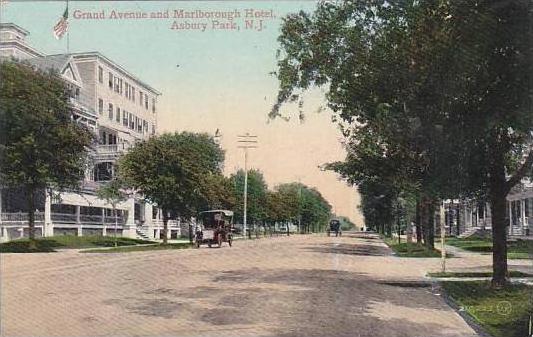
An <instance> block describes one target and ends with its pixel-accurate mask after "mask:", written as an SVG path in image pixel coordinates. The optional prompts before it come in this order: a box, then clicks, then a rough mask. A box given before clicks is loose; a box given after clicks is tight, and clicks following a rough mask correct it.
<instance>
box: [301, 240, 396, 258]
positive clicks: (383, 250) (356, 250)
mask: <svg viewBox="0 0 533 337" xmlns="http://www.w3.org/2000/svg"><path fill="white" fill-rule="evenodd" d="M303 249H305V250H306V251H310V252H314V253H326V254H345V255H361V256H389V255H391V254H392V251H391V250H390V248H388V247H384V246H377V245H371V244H370V245H367V244H361V243H358V244H348V243H325V244H322V245H318V246H307V247H304V248H303Z"/></svg>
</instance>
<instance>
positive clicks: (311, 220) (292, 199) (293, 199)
mask: <svg viewBox="0 0 533 337" xmlns="http://www.w3.org/2000/svg"><path fill="white" fill-rule="evenodd" d="M276 190H277V191H278V193H280V194H281V195H282V198H283V200H285V201H286V205H287V206H288V207H286V208H285V210H284V215H285V217H286V219H287V221H293V222H294V221H298V222H299V223H300V224H301V226H302V228H300V230H303V231H304V232H310V231H311V230H315V231H316V230H321V229H323V227H324V226H325V224H326V223H327V221H328V219H329V218H330V216H331V205H330V204H329V203H328V202H327V200H326V199H324V197H323V196H322V194H320V192H319V191H318V190H316V189H315V188H312V187H309V186H306V185H304V184H301V183H288V184H281V185H279V186H277V187H276Z"/></svg>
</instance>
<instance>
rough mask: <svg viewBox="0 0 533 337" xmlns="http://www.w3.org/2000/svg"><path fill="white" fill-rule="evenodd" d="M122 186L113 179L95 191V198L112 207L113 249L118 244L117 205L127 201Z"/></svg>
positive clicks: (117, 180) (120, 182) (118, 181)
mask: <svg viewBox="0 0 533 337" xmlns="http://www.w3.org/2000/svg"><path fill="white" fill-rule="evenodd" d="M123 185H124V183H123V182H122V181H121V180H119V179H117V178H116V177H115V178H114V179H112V180H111V181H109V182H107V183H105V185H102V186H101V187H100V188H98V190H97V191H96V196H97V197H98V198H99V199H102V200H105V201H106V202H107V203H108V204H110V205H111V207H113V216H114V217H115V230H114V238H115V247H117V246H118V243H117V227H118V213H117V205H118V204H119V203H121V202H123V201H125V200H127V198H128V194H127V192H126V191H124V186H123Z"/></svg>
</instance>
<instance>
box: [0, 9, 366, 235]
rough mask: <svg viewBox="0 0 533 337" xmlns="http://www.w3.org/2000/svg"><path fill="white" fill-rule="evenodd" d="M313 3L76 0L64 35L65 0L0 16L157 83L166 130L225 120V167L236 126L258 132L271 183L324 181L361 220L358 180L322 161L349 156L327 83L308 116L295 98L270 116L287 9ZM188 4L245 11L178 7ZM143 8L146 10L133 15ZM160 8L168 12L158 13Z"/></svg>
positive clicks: (237, 161)
mask: <svg viewBox="0 0 533 337" xmlns="http://www.w3.org/2000/svg"><path fill="white" fill-rule="evenodd" d="M315 5H316V2H314V1H309V0H308V1H297V0H293V1H117V2H112V1H70V2H69V29H68V35H65V36H64V37H63V38H62V39H60V40H57V39H55V38H54V36H53V34H52V31H53V29H52V28H53V26H54V24H55V23H56V22H57V21H58V20H59V18H60V17H61V15H62V14H63V12H64V11H65V7H66V2H65V1H18V2H17V1H13V0H11V1H8V3H7V5H5V6H2V9H1V12H0V15H1V17H0V21H1V22H13V23H15V24H17V25H19V26H21V27H22V28H24V29H26V30H27V31H29V32H30V35H29V37H28V42H29V44H30V45H32V46H33V47H35V48H36V49H37V50H39V51H41V52H43V53H45V54H57V53H66V52H83V51H98V52H100V53H102V54H104V55H105V56H107V57H108V58H110V59H111V60H113V61H115V62H116V63H118V64H120V65H121V66H123V67H124V68H125V69H127V70H128V71H130V72H131V73H133V74H134V75H136V76H137V77H139V78H141V79H142V80H143V81H145V82H146V83H148V84H150V85H151V86H152V87H154V88H156V89H158V90H159V91H160V92H161V93H162V95H161V96H160V97H159V98H158V122H157V123H158V132H174V131H184V130H187V131H196V132H208V133H211V134H214V133H215V131H216V130H217V129H219V131H220V133H221V134H222V137H221V146H222V147H223V148H224V150H225V151H226V162H225V173H226V174H227V175H229V174H231V173H233V172H235V171H236V170H238V169H240V168H243V167H244V154H243V152H242V149H239V148H238V147H237V140H238V137H237V136H238V135H242V134H246V133H250V134H252V135H257V136H258V146H259V147H258V148H256V149H252V150H250V152H249V163H248V164H249V167H250V168H255V169H259V170H261V171H262V172H263V173H264V176H265V179H266V181H267V183H268V185H269V187H274V186H275V185H277V184H280V183H285V182H293V181H300V182H302V183H304V184H306V185H309V186H313V187H316V188H317V189H318V190H319V191H320V192H321V193H322V194H323V195H324V197H325V198H326V199H327V200H328V201H329V202H330V203H331V204H332V206H333V210H334V211H335V212H336V213H337V214H338V215H345V216H348V217H350V218H351V219H352V220H353V221H355V222H356V223H358V224H362V218H361V215H360V214H359V211H358V210H357V205H358V203H359V197H358V194H357V192H356V191H355V188H354V187H352V186H348V185H347V184H346V183H345V182H343V181H340V180H339V177H338V176H337V175H336V174H335V173H333V172H324V171H322V170H320V168H319V166H320V165H322V164H324V163H327V162H331V161H337V160H343V159H344V156H345V152H344V149H343V148H342V146H341V140H342V136H341V134H340V131H339V130H338V128H337V126H336V125H335V124H334V123H332V122H331V114H330V112H328V111H327V110H324V111H322V112H318V111H319V110H321V109H319V108H320V107H321V106H324V105H325V100H324V96H323V91H322V90H320V89H313V90H312V91H310V92H309V93H308V94H307V95H306V99H305V105H304V112H305V117H306V118H305V121H304V122H303V123H302V122H300V121H299V120H298V117H297V110H298V109H297V107H296V106H294V105H286V106H284V107H283V108H282V113H283V114H284V115H286V116H289V117H291V118H290V120H289V121H285V120H283V119H279V118H278V119H275V120H270V119H269V118H268V112H269V111H270V109H271V107H272V105H273V103H274V102H275V98H276V93H277V89H278V82H277V80H276V78H275V77H274V76H273V75H271V72H272V71H275V70H276V62H277V60H276V50H277V49H278V47H279V45H278V42H277V36H278V35H279V32H280V24H281V19H282V18H283V17H284V16H285V15H287V14H288V13H294V12H298V11H300V10H304V11H308V12H310V11H312V10H313V8H314V7H315ZM180 10H184V11H185V12H194V13H203V14H204V16H205V15H207V14H206V13H212V12H218V13H226V12H231V13H235V12H237V13H238V14H239V15H240V17H236V18H234V19H233V20H228V19H226V18H205V17H204V18H201V17H200V18H198V17H194V18H190V17H189V18H183V17H182V18H180V17H173V16H174V13H175V11H177V12H179V11H180ZM250 10H253V11H250ZM113 11H114V13H113ZM167 11H168V12H167ZM119 13H121V14H124V13H127V15H129V16H130V17H127V18H124V15H122V18H119V17H120V14H119ZM142 13H144V15H146V16H148V17H146V18H134V17H135V15H142ZM152 13H154V15H156V14H157V13H159V15H161V16H163V17H160V18H151V17H150V15H152ZM166 13H168V16H169V17H168V18H166V17H164V16H165V15H166ZM102 14H103V16H104V18H103V19H102V18H98V17H99V16H101V15H102ZM113 14H115V16H114V17H113V16H112V15H113ZM247 14H248V15H251V16H248V17H247V16H246V15H247ZM196 15H198V14H196ZM212 15H215V14H212ZM217 15H222V14H217ZM132 16H133V17H132ZM259 20H262V22H259ZM213 21H217V22H215V23H214V22H213ZM247 23H248V25H247ZM204 24H205V25H206V26H205V27H206V28H205V30H204V29H203V28H202V27H203V25H204ZM198 27H199V29H198ZM222 27H229V28H233V29H222ZM172 28H179V29H172Z"/></svg>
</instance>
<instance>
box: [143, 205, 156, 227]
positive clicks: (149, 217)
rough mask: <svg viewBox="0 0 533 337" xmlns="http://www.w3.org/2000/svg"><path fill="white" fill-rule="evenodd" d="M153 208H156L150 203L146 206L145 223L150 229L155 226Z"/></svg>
mask: <svg viewBox="0 0 533 337" xmlns="http://www.w3.org/2000/svg"><path fill="white" fill-rule="evenodd" d="M153 208H154V206H152V204H149V203H145V204H144V223H145V224H146V225H147V226H148V227H152V226H153V224H154V220H153V215H152V212H153Z"/></svg>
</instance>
